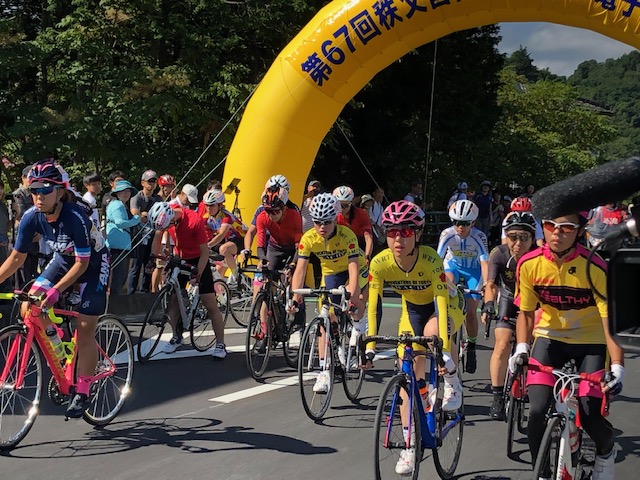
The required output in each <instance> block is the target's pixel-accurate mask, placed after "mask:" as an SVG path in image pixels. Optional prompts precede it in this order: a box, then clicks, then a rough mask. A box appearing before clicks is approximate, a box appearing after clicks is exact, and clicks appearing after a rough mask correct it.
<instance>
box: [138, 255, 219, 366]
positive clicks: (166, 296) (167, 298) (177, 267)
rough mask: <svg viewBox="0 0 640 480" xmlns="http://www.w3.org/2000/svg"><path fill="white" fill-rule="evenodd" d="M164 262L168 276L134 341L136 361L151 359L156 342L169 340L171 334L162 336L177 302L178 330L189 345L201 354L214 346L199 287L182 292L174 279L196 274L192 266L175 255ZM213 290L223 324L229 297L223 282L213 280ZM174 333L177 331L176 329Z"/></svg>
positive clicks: (178, 282)
mask: <svg viewBox="0 0 640 480" xmlns="http://www.w3.org/2000/svg"><path fill="white" fill-rule="evenodd" d="M163 259H165V258H163ZM165 260H166V262H167V265H166V266H165V270H166V271H167V272H168V277H167V279H166V281H165V283H164V285H163V286H162V288H161V289H160V291H159V292H158V294H157V297H156V299H155V301H154V302H153V304H152V305H151V308H150V309H149V311H148V312H147V315H146V316H145V319H144V323H143V324H142V329H141V330H140V337H139V338H138V347H137V354H138V360H139V361H140V362H142V363H144V362H146V361H148V360H149V359H151V358H152V357H153V356H154V353H155V352H156V350H157V347H158V344H159V343H160V340H162V339H164V340H165V341H168V340H169V339H170V338H171V335H172V334H171V333H166V334H164V330H165V328H166V326H167V323H168V321H169V310H170V306H171V302H172V301H175V302H177V306H178V312H179V314H180V319H181V321H182V325H181V326H182V330H183V331H187V330H188V331H189V337H190V339H191V344H192V345H193V347H194V348H195V349H196V350H198V351H199V352H204V351H206V350H208V349H209V348H211V347H212V346H213V345H214V344H215V343H216V336H215V333H214V331H213V323H212V321H211V319H210V318H208V315H207V309H206V308H205V307H204V305H203V304H202V301H201V300H200V287H199V286H198V285H189V286H188V287H187V288H186V289H182V288H181V287H180V281H179V280H178V277H179V276H180V275H190V276H191V275H193V274H194V273H195V272H196V267H194V266H192V265H190V264H189V263H187V262H186V261H185V260H182V259H181V258H180V257H177V256H169V257H166V259H165ZM213 287H214V291H215V293H216V298H217V301H218V305H222V308H220V313H221V314H222V320H223V323H225V324H226V322H227V317H228V316H229V309H228V308H225V306H226V305H227V301H228V299H229V298H230V296H231V295H230V293H229V287H228V286H227V284H226V282H225V281H224V280H214V282H213ZM174 299H175V300H174ZM177 330H178V331H180V330H181V329H180V328H177ZM163 335H164V338H163ZM156 355H157V354H156Z"/></svg>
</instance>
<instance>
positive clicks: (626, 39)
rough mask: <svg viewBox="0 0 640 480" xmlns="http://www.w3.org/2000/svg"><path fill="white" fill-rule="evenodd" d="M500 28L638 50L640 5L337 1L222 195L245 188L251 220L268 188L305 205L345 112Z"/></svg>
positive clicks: (270, 78) (285, 68)
mask: <svg viewBox="0 0 640 480" xmlns="http://www.w3.org/2000/svg"><path fill="white" fill-rule="evenodd" d="M499 22H549V23H557V24H562V25H568V26H572V27H580V28H584V29H588V30H593V31H595V32H598V33H601V34H603V35H606V36H608V37H611V38H613V39H616V40H619V41H620V42H623V43H626V44H628V45H631V46H633V47H636V48H638V47H639V46H640V33H639V30H640V0H335V1H333V2H331V3H330V4H328V5H327V6H325V7H324V8H323V9H322V10H321V11H320V12H318V14H317V15H316V16H315V17H314V18H313V20H311V21H310V22H309V24H308V25H307V26H306V27H305V28H304V29H303V30H302V31H301V32H300V33H299V34H298V35H297V36H296V37H295V38H294V39H293V40H292V41H291V42H290V43H289V45H287V46H286V47H285V49H284V50H283V51H282V52H281V53H280V55H279V56H278V58H277V59H276V60H275V62H274V63H273V65H272V66H271V68H270V69H269V71H268V72H267V74H266V75H265V77H264V79H263V80H262V82H261V84H260V85H259V87H258V89H257V90H256V92H255V93H254V96H253V97H252V99H251V101H250V102H249V104H248V105H247V109H246V111H245V114H244V116H243V118H242V121H241V123H240V127H239V129H238V132H237V134H236V136H235V138H234V140H233V143H232V145H231V150H230V151H229V155H228V158H227V162H226V166H225V171H224V177H223V185H224V186H227V185H228V184H229V183H230V182H231V181H232V179H234V178H239V179H241V183H240V185H239V188H240V190H242V191H243V192H244V193H245V194H244V195H242V197H241V198H242V202H241V208H242V213H243V215H244V217H245V220H246V219H247V217H249V218H250V215H252V214H253V210H254V209H255V208H256V207H257V206H258V204H259V202H260V198H259V194H260V192H262V190H263V188H264V183H265V181H266V179H267V178H268V177H269V176H271V175H273V174H276V173H281V174H283V175H285V176H287V177H288V179H289V181H290V182H291V193H290V196H291V198H292V199H293V201H294V202H296V203H298V202H299V201H300V199H301V197H302V194H303V190H304V187H305V185H304V183H305V181H306V179H307V176H308V174H309V171H310V170H311V166H312V165H313V161H314V158H315V156H316V154H317V152H318V149H319V147H320V143H321V141H322V139H323V138H324V137H325V135H326V134H327V132H328V131H329V129H330V128H331V126H332V125H333V123H334V122H335V120H336V118H337V117H338V115H339V114H340V112H341V111H342V108H343V107H344V105H345V104H346V103H347V102H348V101H349V100H350V99H351V98H353V96H354V95H355V94H356V93H358V91H360V89H362V88H363V87H364V86H365V85H366V84H367V82H369V81H370V80H371V79H372V78H373V77H374V76H375V75H376V73H378V72H380V71H381V70H383V69H384V68H385V67H387V66H388V65H390V64H391V63H393V62H394V61H396V60H397V59H399V58H400V57H402V56H403V55H405V54H406V53H407V52H409V51H411V50H412V49H414V48H417V47H419V46H421V45H424V44H426V43H429V42H432V41H434V40H436V39H438V38H441V37H444V36H446V35H449V34H450V33H452V32H456V31H460V30H466V29H469V28H473V27H478V26H482V25H489V24H493V23H499Z"/></svg>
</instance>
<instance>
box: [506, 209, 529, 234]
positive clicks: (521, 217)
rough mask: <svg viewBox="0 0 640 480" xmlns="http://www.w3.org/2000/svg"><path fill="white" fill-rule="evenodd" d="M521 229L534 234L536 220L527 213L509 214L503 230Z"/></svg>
mask: <svg viewBox="0 0 640 480" xmlns="http://www.w3.org/2000/svg"><path fill="white" fill-rule="evenodd" d="M514 229H521V230H528V231H529V232H531V233H532V234H535V233H536V219H535V217H534V216H533V215H532V214H531V213H529V212H511V213H510V214H509V215H507V218H506V219H505V225H504V230H505V232H508V231H509V230H514Z"/></svg>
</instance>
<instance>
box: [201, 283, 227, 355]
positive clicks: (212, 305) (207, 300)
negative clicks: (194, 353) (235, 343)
mask: <svg viewBox="0 0 640 480" xmlns="http://www.w3.org/2000/svg"><path fill="white" fill-rule="evenodd" d="M200 300H202V304H203V305H204V308H206V309H207V316H208V317H209V319H211V325H212V326H213V333H215V334H216V341H217V342H219V343H224V323H223V321H222V313H220V308H219V307H218V301H217V300H216V294H215V293H205V294H203V295H200Z"/></svg>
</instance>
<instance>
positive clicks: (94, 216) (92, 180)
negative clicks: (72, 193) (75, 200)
mask: <svg viewBox="0 0 640 480" xmlns="http://www.w3.org/2000/svg"><path fill="white" fill-rule="evenodd" d="M82 184H83V185H84V188H85V190H86V192H84V195H82V198H83V199H84V201H85V202H87V204H88V205H89V206H90V207H91V217H90V218H91V221H92V222H93V224H94V225H95V226H96V228H99V227H100V216H99V214H98V195H100V192H101V191H102V180H100V175H98V174H97V173H96V172H90V173H88V174H86V175H85V176H84V179H82Z"/></svg>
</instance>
